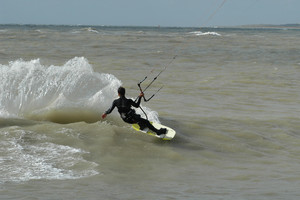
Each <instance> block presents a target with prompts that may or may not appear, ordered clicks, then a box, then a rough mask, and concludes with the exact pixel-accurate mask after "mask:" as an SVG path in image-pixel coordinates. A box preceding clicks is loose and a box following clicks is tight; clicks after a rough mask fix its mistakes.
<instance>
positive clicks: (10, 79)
mask: <svg viewBox="0 0 300 200" xmlns="http://www.w3.org/2000/svg"><path fill="white" fill-rule="evenodd" d="M0 47H1V48H0V199H24V200H25V199H28V200H29V199H30V200H32V199H45V200H46V199H72V200H74V199H78V200H79V199H91V200H92V199H204V200H206V199H208V200H210V199H213V200H215V199H228V200H229V199H230V200H241V199H251V200H253V199H257V200H261V199H284V200H287V199H289V200H291V199H292V200H293V199H295V200H296V199H299V198H300V192H299V187H300V170H299V165H300V131H299V130H300V123H299V121H300V111H299V107H300V95H299V88H300V81H299V77H300V30H299V29H291V28H280V27H279V28H202V29H201V28H159V27H101V26H98V27H88V26H38V25H0ZM175 55H177V57H176V58H175V59H173V57H174V56H175ZM165 67H166V70H165V71H163V72H162V73H161V75H160V76H159V77H158V78H157V80H156V81H155V82H154V83H153V84H152V85H151V87H150V88H149V89H148V90H147V91H146V92H145V96H146V97H150V96H151V95H152V94H153V93H155V92H156V91H157V90H158V89H159V88H160V87H161V86H163V89H162V90H160V91H159V93H157V94H156V95H155V97H154V98H153V99H151V101H149V102H142V106H143V108H144V110H145V111H146V112H147V115H148V117H149V119H150V120H152V121H156V122H160V123H162V124H165V125H167V126H170V127H172V128H173V129H175V130H176V131H177V135H176V136H175V138H174V139H173V140H171V141H161V140H159V139H157V138H154V137H151V136H148V135H144V134H141V133H137V132H135V131H134V130H133V129H131V128H130V126H129V125H127V124H125V123H124V122H122V120H120V118H119V116H118V113H117V111H116V110H115V111H114V112H113V113H112V114H110V115H109V116H108V117H107V118H106V119H105V120H102V119H101V114H102V113H103V112H104V111H105V110H107V108H108V107H109V106H110V104H111V102H112V101H113V99H115V98H117V94H116V90H117V88H118V87H119V86H120V85H123V86H124V87H125V88H126V89H127V97H130V98H136V97H137V96H138V94H139V89H138V87H137V83H138V82H139V81H141V80H143V79H144V77H146V76H147V79H146V80H145V81H144V82H143V83H142V87H143V88H145V87H146V86H147V85H148V84H149V83H150V82H151V81H152V80H153V78H154V77H155V76H156V75H157V74H158V73H159V72H161V70H163V69H164V68H165ZM137 112H140V113H141V111H140V110H137Z"/></svg>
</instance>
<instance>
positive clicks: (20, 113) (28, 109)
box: [0, 57, 157, 123]
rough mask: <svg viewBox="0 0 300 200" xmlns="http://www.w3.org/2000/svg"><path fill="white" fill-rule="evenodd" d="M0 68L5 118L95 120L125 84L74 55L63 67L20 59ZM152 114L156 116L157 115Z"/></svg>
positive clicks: (0, 98) (0, 106)
mask: <svg viewBox="0 0 300 200" xmlns="http://www.w3.org/2000/svg"><path fill="white" fill-rule="evenodd" d="M0 70H1V75H0V77H1V83H0V89H1V94H0V103H1V104H0V114H1V116H2V117H21V118H29V119H35V120H50V121H54V122H59V123H69V122H75V121H87V122H95V121H98V120H99V119H100V116H101V115H100V114H101V113H102V112H104V110H106V109H107V108H108V107H109V106H110V104H111V102H112V100H113V98H115V97H116V91H117V88H118V87H119V86H120V85H121V84H122V82H121V81H120V80H119V79H117V78H116V77H115V76H114V75H112V74H106V73H97V72H95V71H94V70H93V67H92V66H91V65H90V64H89V63H88V61H87V59H86V58H84V57H75V58H73V59H71V60H69V61H68V62H66V63H65V64H64V65H63V66H53V65H52V66H44V65H42V64H41V62H40V60H39V59H35V60H31V61H24V60H21V59H20V60H16V61H13V62H10V63H9V65H8V66H6V65H1V66H0ZM147 110H148V112H151V111H150V110H149V109H147ZM151 113H152V114H151V115H153V117H152V118H154V119H155V118H156V119H157V117H156V115H157V114H156V113H155V112H151Z"/></svg>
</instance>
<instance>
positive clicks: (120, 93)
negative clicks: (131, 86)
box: [118, 86, 125, 96]
mask: <svg viewBox="0 0 300 200" xmlns="http://www.w3.org/2000/svg"><path fill="white" fill-rule="evenodd" d="M118 94H119V95H120V96H125V88H123V87H122V86H121V87H119V89H118Z"/></svg>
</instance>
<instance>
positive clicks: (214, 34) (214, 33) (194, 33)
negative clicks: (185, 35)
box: [190, 31, 221, 36]
mask: <svg viewBox="0 0 300 200" xmlns="http://www.w3.org/2000/svg"><path fill="white" fill-rule="evenodd" d="M190 34H192V35H196V36H204V35H212V36H221V34H219V33H217V32H201V31H194V32H190Z"/></svg>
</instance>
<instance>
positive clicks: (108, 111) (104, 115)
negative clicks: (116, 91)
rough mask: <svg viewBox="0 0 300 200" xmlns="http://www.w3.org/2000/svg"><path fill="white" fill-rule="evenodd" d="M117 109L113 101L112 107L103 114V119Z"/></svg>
mask: <svg viewBox="0 0 300 200" xmlns="http://www.w3.org/2000/svg"><path fill="white" fill-rule="evenodd" d="M115 107H116V103H115V101H113V103H112V105H111V107H110V108H109V109H108V110H107V111H105V112H104V113H103V114H102V119H104V118H105V117H106V116H107V115H108V114H110V113H111V112H112V111H113V110H114V109H115Z"/></svg>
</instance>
